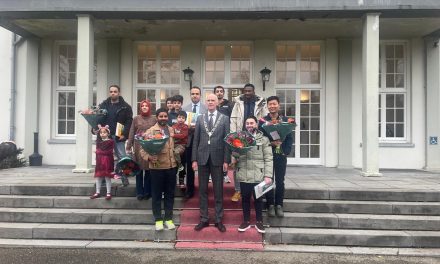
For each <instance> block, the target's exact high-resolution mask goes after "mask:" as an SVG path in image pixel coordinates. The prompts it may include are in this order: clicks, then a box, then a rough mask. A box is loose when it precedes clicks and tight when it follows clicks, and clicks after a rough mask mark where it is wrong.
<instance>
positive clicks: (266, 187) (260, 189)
mask: <svg viewBox="0 0 440 264" xmlns="http://www.w3.org/2000/svg"><path fill="white" fill-rule="evenodd" d="M274 187H275V183H274V182H272V183H271V184H266V182H265V181H262V182H260V183H259V184H257V185H255V187H254V190H255V197H256V198H257V199H258V198H260V197H261V196H262V195H263V194H265V193H267V192H268V191H270V190H272V189H273V188H274Z"/></svg>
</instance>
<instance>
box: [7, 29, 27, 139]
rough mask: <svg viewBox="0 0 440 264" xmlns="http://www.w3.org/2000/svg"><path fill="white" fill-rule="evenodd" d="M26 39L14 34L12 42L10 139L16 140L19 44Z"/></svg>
mask: <svg viewBox="0 0 440 264" xmlns="http://www.w3.org/2000/svg"><path fill="white" fill-rule="evenodd" d="M23 40H24V39H23V38H22V37H20V36H18V35H17V34H15V33H14V34H13V36H12V43H11V51H12V58H11V64H12V66H11V99H10V103H11V106H10V119H9V123H10V125H9V140H10V141H15V123H16V122H15V105H16V100H17V99H16V98H17V96H16V95H17V80H16V72H17V45H18V44H20V43H21V42H22V41H23Z"/></svg>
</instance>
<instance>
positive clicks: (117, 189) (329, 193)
mask: <svg viewBox="0 0 440 264" xmlns="http://www.w3.org/2000/svg"><path fill="white" fill-rule="evenodd" d="M102 190H103V191H102V192H103V193H104V192H105V190H104V187H103V189H102ZM94 191H95V189H94V187H93V184H71V185H65V184H38V185H32V184H28V185H22V184H21V185H2V186H0V194H4V195H43V196H62V195H66V196H89V195H90V194H92V193H94ZM112 194H113V195H114V196H119V197H135V195H136V191H135V185H134V184H130V185H129V186H127V187H122V186H120V184H113V187H112ZM176 196H183V190H182V189H180V188H176ZM285 198H286V199H307V200H351V201H400V202H440V192H438V191H436V190H411V189H408V190H402V189H380V190H379V189H347V190H343V189H302V188H301V189H300V188H286V191H285Z"/></svg>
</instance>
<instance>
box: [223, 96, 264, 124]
mask: <svg viewBox="0 0 440 264" xmlns="http://www.w3.org/2000/svg"><path fill="white" fill-rule="evenodd" d="M256 97H257V100H256V102H255V108H254V116H255V117H256V118H257V119H258V120H259V119H260V118H262V117H264V116H266V115H267V114H268V113H269V110H267V105H266V99H264V98H263V97H260V96H258V95H256ZM234 102H235V105H234V108H233V109H232V113H231V125H230V128H231V132H238V131H241V130H243V123H244V121H245V120H243V119H244V101H243V95H240V96H237V97H235V98H234Z"/></svg>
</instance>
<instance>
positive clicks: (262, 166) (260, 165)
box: [233, 116, 273, 233]
mask: <svg viewBox="0 0 440 264" xmlns="http://www.w3.org/2000/svg"><path fill="white" fill-rule="evenodd" d="M245 126H246V130H247V131H248V132H249V133H251V134H252V135H253V136H254V137H255V140H256V145H255V146H254V147H252V148H251V149H250V150H249V151H248V152H246V154H243V155H240V157H239V158H238V159H237V160H235V161H233V162H236V163H237V165H236V170H237V180H238V181H240V188H241V197H242V198H241V201H242V207H243V223H242V224H241V225H240V227H239V228H238V231H240V232H244V231H246V230H248V229H249V228H250V214H251V206H250V203H251V196H253V198H254V206H255V214H256V220H257V222H256V223H255V228H256V229H257V231H258V232H259V233H264V232H265V230H264V226H263V202H262V199H263V197H259V198H258V199H256V198H255V191H254V187H255V186H256V185H257V184H259V183H260V182H262V181H265V182H266V183H267V184H270V183H271V182H272V175H273V162H272V161H273V156H272V146H271V145H270V141H269V139H268V138H267V137H265V136H264V135H263V133H262V132H261V131H259V130H258V121H257V118H256V117H255V116H250V117H248V118H247V119H246V123H245Z"/></svg>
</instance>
